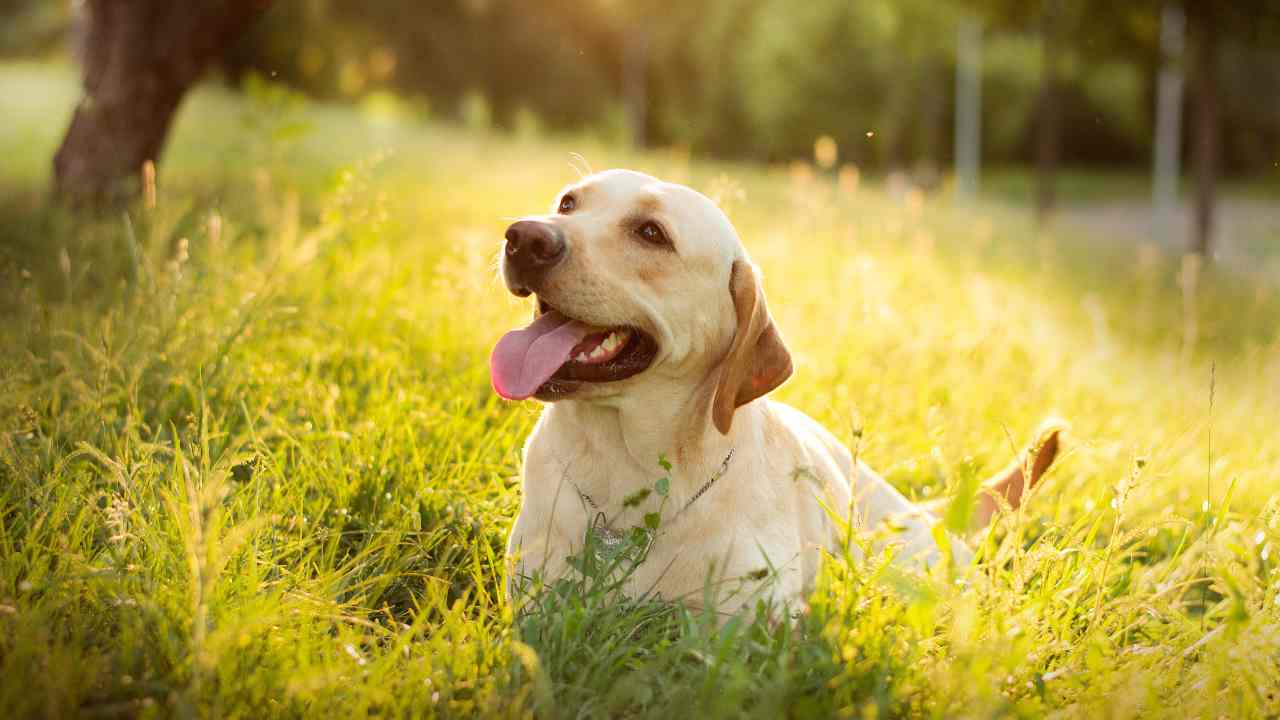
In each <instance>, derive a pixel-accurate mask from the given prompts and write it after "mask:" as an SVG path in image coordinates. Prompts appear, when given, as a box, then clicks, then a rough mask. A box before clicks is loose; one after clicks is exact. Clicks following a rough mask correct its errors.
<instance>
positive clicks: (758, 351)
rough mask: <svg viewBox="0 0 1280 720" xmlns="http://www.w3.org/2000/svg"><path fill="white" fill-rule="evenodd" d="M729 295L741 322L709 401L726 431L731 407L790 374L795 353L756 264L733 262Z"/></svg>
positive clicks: (714, 418)
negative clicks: (766, 300) (780, 329)
mask: <svg viewBox="0 0 1280 720" xmlns="http://www.w3.org/2000/svg"><path fill="white" fill-rule="evenodd" d="M729 295H730V296H731V297H732V298H733V309H734V312H735V313H736V314H737V319H738V326H737V330H736V331H735V332H734V335H733V343H732V344H731V345H730V346H729V352H728V354H726V355H725V357H724V360H723V361H722V362H721V363H720V379H719V382H717V383H716V393H715V396H714V397H713V398H712V400H711V419H712V421H713V422H714V423H715V425H716V429H717V430H719V431H720V432H721V433H723V434H725V435H728V434H729V427H730V426H731V425H732V424H733V411H734V410H736V409H738V408H739V407H741V406H743V405H746V404H747V403H749V402H751V401H752V400H755V399H756V398H758V397H760V396H761V395H764V394H765V393H767V392H769V391H770V390H773V389H774V388H776V387H778V386H779V385H781V384H782V383H783V381H785V380H786V379H787V378H789V377H791V353H790V352H788V351H787V346H786V345H784V344H783V342H782V336H781V335H779V334H778V328H777V326H775V325H774V324H773V318H771V317H769V309H768V308H767V307H765V304H764V288H763V287H762V286H761V283H760V278H759V277H758V276H757V274H756V269H755V266H754V265H752V264H751V263H750V262H748V261H746V260H735V261H733V270H732V271H731V272H730V273H729Z"/></svg>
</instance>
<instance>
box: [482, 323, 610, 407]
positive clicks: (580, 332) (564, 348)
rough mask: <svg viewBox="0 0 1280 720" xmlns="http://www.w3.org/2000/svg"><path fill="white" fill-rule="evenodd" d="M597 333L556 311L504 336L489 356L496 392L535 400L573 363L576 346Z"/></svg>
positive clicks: (591, 328) (505, 396)
mask: <svg viewBox="0 0 1280 720" xmlns="http://www.w3.org/2000/svg"><path fill="white" fill-rule="evenodd" d="M594 330H596V328H593V327H592V326H590V325H587V324H586V323H580V322H578V321H577V320H570V319H569V318H567V317H565V316H563V315H561V314H560V313H559V312H556V311H555V310H552V311H550V312H546V313H543V314H542V316H541V317H539V318H538V319H537V320H534V321H533V323H532V324H531V325H529V327H527V328H524V329H523V330H512V331H511V332H509V333H507V334H506V335H503V336H502V339H501V340H499V341H498V344H497V345H495V346H494V348H493V354H492V355H490V356H489V378H490V380H492V382H493V389H494V390H495V391H496V392H497V393H498V394H499V395H501V396H502V397H504V398H506V399H508V400H524V399H525V398H528V397H532V396H533V394H534V393H535V392H537V391H538V388H539V387H541V386H542V384H543V383H545V382H546V381H547V380H550V379H551V376H552V375H555V373H556V370H559V369H560V366H561V365H563V364H565V363H566V362H568V361H569V353H570V352H571V351H572V350H573V348H574V346H575V345H577V344H578V343H580V342H582V339H583V338H585V337H586V336H587V335H590V334H591V332H592V331H594Z"/></svg>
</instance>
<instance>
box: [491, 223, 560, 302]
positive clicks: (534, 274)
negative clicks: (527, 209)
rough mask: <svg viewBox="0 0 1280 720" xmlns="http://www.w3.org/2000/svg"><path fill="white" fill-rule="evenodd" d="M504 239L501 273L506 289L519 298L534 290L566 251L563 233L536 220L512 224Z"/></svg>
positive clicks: (558, 262)
mask: <svg viewBox="0 0 1280 720" xmlns="http://www.w3.org/2000/svg"><path fill="white" fill-rule="evenodd" d="M506 238H507V244H506V249H505V252H504V253H503V259H502V263H503V272H502V276H503V279H504V280H505V281H506V283H507V289H508V290H510V291H511V292H512V293H514V294H516V295H518V296H520V297H527V296H528V295H529V294H530V293H532V292H534V291H535V290H537V289H538V285H539V284H540V283H541V281H542V279H543V278H544V277H545V276H546V274H547V272H548V271H549V270H550V269H551V268H553V267H555V266H556V265H558V264H560V263H561V262H562V261H563V260H564V258H565V255H566V254H567V253H568V247H567V245H566V244H565V240H564V233H563V232H561V230H560V229H559V228H557V227H555V226H554V225H551V224H550V223H546V222H542V221H539V220H521V221H519V222H515V223H512V224H511V227H509V228H507V233H506Z"/></svg>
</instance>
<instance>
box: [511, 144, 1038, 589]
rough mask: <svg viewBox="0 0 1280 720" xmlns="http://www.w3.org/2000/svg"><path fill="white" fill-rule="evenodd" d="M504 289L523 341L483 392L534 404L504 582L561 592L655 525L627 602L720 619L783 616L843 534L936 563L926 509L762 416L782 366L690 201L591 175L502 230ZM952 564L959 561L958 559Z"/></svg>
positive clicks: (780, 346) (701, 209)
mask: <svg viewBox="0 0 1280 720" xmlns="http://www.w3.org/2000/svg"><path fill="white" fill-rule="evenodd" d="M502 276H503V280H504V282H505V283H506V286H507V288H508V289H509V290H510V291H511V292H512V293H514V294H516V295H517V296H520V297H526V296H529V295H536V307H535V319H534V321H533V322H532V324H530V325H529V326H528V327H526V328H523V329H519V330H513V331H512V332H509V333H507V334H506V335H505V336H503V337H502V339H501V340H499V341H498V344H497V346H496V347H495V348H494V350H493V354H492V357H491V358H490V370H491V377H492V382H493V387H494V389H495V390H496V391H497V393H498V394H499V395H501V396H502V397H504V398H507V399H509V400H524V399H527V398H536V399H537V400H541V401H543V402H544V403H546V408H545V410H544V411H543V413H542V416H541V418H540V419H539V420H538V423H537V426H536V427H535V428H534V430H533V434H532V435H530V437H529V440H528V443H527V444H526V445H525V450H524V497H523V504H522V505H521V508H520V515H519V517H518V518H517V519H516V522H515V526H514V527H513V528H512V531H511V538H510V543H509V545H508V558H509V561H510V563H511V572H512V573H513V577H514V578H520V577H529V576H533V575H535V574H540V575H541V577H543V578H545V579H554V578H556V577H560V576H563V575H565V574H566V573H569V572H572V570H571V565H570V562H569V558H570V557H571V556H573V555H574V554H575V553H578V552H580V551H581V549H582V547H583V544H584V541H586V540H587V538H588V537H590V535H589V533H597V534H598V536H599V537H601V538H602V539H603V541H605V542H609V541H611V540H616V539H618V538H620V537H622V533H624V532H626V531H628V530H629V529H630V528H633V527H640V526H644V525H645V515H646V514H650V513H654V512H656V511H657V510H658V509H659V508H662V510H663V514H662V519H661V529H660V531H659V532H658V533H657V534H656V536H655V537H654V538H653V541H652V545H651V546H650V548H649V550H648V553H647V555H646V556H645V558H644V560H643V562H641V563H640V565H639V566H638V567H637V568H636V570H635V572H634V573H633V574H632V575H631V576H630V577H629V578H628V580H627V582H628V585H627V589H628V591H629V592H634V594H637V595H638V594H641V593H647V592H655V593H657V594H659V595H661V596H662V597H664V598H667V599H692V600H693V601H695V602H694V603H693V604H697V602H698V601H701V599H702V598H703V597H704V593H703V590H704V588H706V587H707V586H708V585H707V584H708V582H710V583H711V586H712V587H715V588H718V592H717V593H716V600H714V602H715V605H716V609H717V610H719V611H722V612H733V611H736V610H737V609H738V608H740V607H742V605H743V604H744V603H746V602H747V601H750V600H753V599H754V598H757V597H763V598H764V599H766V600H768V601H770V602H772V603H774V604H775V607H780V606H782V605H784V604H786V603H798V602H799V601H801V600H802V599H803V596H804V595H805V594H806V592H807V591H808V590H809V589H810V588H811V586H812V583H813V580H814V577H815V574H816V573H817V570H818V566H819V563H820V562H821V558H822V555H823V553H824V552H832V551H836V550H838V549H840V548H843V547H844V545H845V542H846V537H847V535H846V529H847V528H848V527H850V526H849V525H848V523H849V522H850V521H851V522H852V523H853V525H852V527H855V528H859V529H865V530H871V529H874V528H876V527H877V526H880V525H881V524H882V523H886V524H891V525H892V526H893V527H894V528H895V534H894V536H895V537H896V543H897V544H898V545H899V546H900V547H899V548H898V549H897V555H896V557H897V558H898V559H899V560H901V561H903V562H915V563H920V562H924V563H930V562H933V561H934V560H936V559H937V558H938V557H939V555H940V551H939V548H938V546H937V545H936V543H935V540H934V534H933V528H934V526H935V525H936V524H937V520H936V518H935V517H934V516H933V515H932V514H930V512H928V510H927V509H926V508H923V507H921V506H918V505H916V504H913V503H911V502H909V501H908V500H907V499H906V498H905V497H904V496H903V495H902V494H901V493H900V492H898V491H897V490H896V489H894V488H893V486H891V485H890V484H889V483H888V482H886V481H885V480H884V479H883V478H881V477H880V476H879V475H877V474H876V473H875V472H874V471H872V470H871V469H870V468H869V467H867V466H866V465H864V464H862V463H857V464H855V461H854V459H853V458H852V457H851V455H850V453H849V450H848V449H847V448H845V446H844V445H842V444H841V443H840V441H839V440H837V439H836V438H835V437H834V436H832V435H831V433H830V432H828V431H827V430H826V429H825V428H823V427H822V426H821V425H819V424H818V423H817V422H815V421H814V420H813V419H811V418H810V417H808V416H807V415H805V414H804V413H802V412H800V411H799V410H796V409H794V408H791V407H788V406H786V405H783V404H781V403H778V402H774V401H772V400H770V399H768V398H766V397H765V395H766V394H767V393H768V392H769V391H771V390H773V389H774V388H776V387H778V386H779V385H781V384H782V382H783V381H785V380H786V379H787V378H788V377H789V376H790V375H791V370H792V368H791V356H790V354H789V353H788V351H787V348H786V345H785V344H784V343H783V340H782V336H781V335H780V334H779V331H778V328H777V326H776V325H775V324H774V323H773V320H772V319H771V318H770V315H769V312H768V310H767V308H766V306H765V297H764V291H763V288H762V285H761V280H760V276H759V273H758V271H757V270H756V268H755V266H754V265H752V263H751V261H750V260H749V259H748V257H747V253H746V251H745V250H744V249H743V246H742V243H741V242H740V241H739V239H738V235H737V233H736V232H735V231H734V228H733V226H732V225H731V224H730V222H729V219H728V218H727V217H726V216H725V215H724V213H723V212H721V211H720V209H719V208H718V207H717V206H716V205H715V203H713V202H712V201H711V200H709V199H708V198H706V197H704V196H703V195H701V194H699V193H698V192H696V191H694V190H691V189H689V188H687V187H684V186H681V185H675V184H671V183H665V182H661V181H659V180H657V179H655V178H653V177H650V176H648V175H644V174H641V173H638V172H631V171H626V170H611V171H608V172H602V173H598V174H595V175H591V176H590V177H586V178H584V179H582V180H581V181H580V182H578V183H576V184H574V185H572V186H570V187H568V188H566V189H565V190H564V191H563V192H562V193H561V194H560V196H559V197H558V198H557V199H556V201H555V205H554V208H553V212H551V213H550V214H547V215H537V216H530V217H526V218H524V219H522V220H520V221H518V222H516V223H514V224H512V225H511V226H510V227H509V228H508V229H507V232H506V244H505V246H504V252H503V259H502ZM1057 447H1058V432H1057V429H1056V427H1046V428H1045V429H1044V431H1043V432H1042V433H1041V435H1040V437H1039V439H1038V440H1037V442H1036V443H1034V444H1033V446H1032V448H1031V449H1030V451H1029V452H1028V454H1027V455H1025V456H1024V457H1023V458H1021V459H1019V460H1018V461H1016V462H1014V463H1013V464H1011V466H1010V468H1009V469H1008V470H1007V471H1005V472H1004V473H1002V474H1001V475H999V476H998V477H996V478H995V479H993V480H992V481H990V482H988V483H987V484H986V485H985V486H984V489H983V491H982V493H981V494H980V497H979V498H978V502H977V504H976V508H977V510H976V512H975V515H976V517H975V520H974V524H975V527H977V526H982V525H985V524H986V523H987V521H988V520H989V519H990V517H991V516H992V514H993V513H994V512H995V510H996V509H997V506H998V505H999V504H1001V503H1002V502H1006V503H1008V504H1009V505H1011V506H1015V507H1016V506H1017V505H1018V503H1019V502H1020V501H1021V497H1022V494H1023V488H1024V486H1026V487H1030V486H1031V485H1032V484H1034V483H1035V481H1036V480H1037V479H1038V478H1039V476H1040V475H1041V474H1042V473H1043V472H1044V471H1045V470H1046V469H1047V468H1048V466H1049V464H1050V463H1051V462H1052V460H1053V458H1054V455H1055V454H1056V452H1057ZM660 457H665V458H668V459H669V462H670V465H671V466H672V468H671V471H670V473H669V477H670V479H669V486H668V487H666V488H663V489H664V490H665V491H666V494H665V496H664V495H662V494H661V493H651V494H649V495H648V496H646V497H644V498H643V500H642V501H640V502H635V499H636V498H637V497H639V496H638V495H636V493H637V491H643V489H644V488H652V487H654V484H655V480H657V479H658V478H660V477H663V476H664V475H667V473H666V472H665V471H664V469H663V468H661V467H659V458H660ZM1024 467H1025V468H1029V470H1030V475H1031V482H1030V483H1027V482H1024V477H1023V475H1024V473H1023V468H1024ZM640 494H641V495H643V494H644V493H643V492H641V493H640ZM629 497H630V498H631V500H632V501H631V502H629V503H628V502H625V500H626V499H627V498H629ZM886 521H888V522H886ZM841 525H844V526H845V527H844V528H843V529H842V527H841ZM952 551H953V553H954V555H955V557H956V560H957V561H959V562H962V563H963V562H966V561H967V560H968V558H969V556H970V552H969V550H968V549H967V548H966V547H965V546H964V544H963V543H962V542H961V541H959V540H956V541H954V542H953V543H952Z"/></svg>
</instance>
